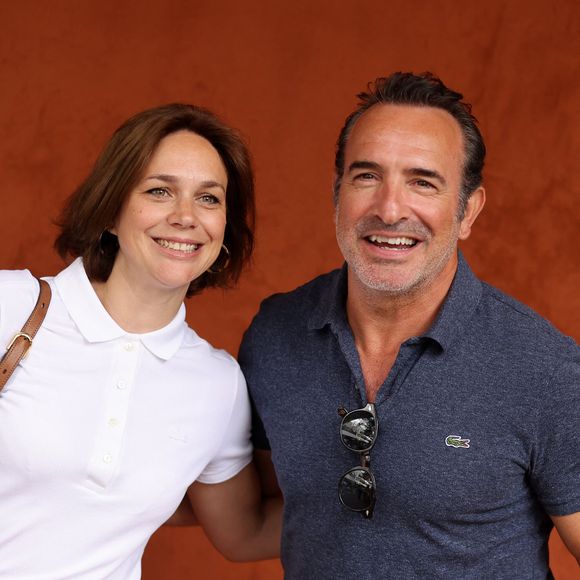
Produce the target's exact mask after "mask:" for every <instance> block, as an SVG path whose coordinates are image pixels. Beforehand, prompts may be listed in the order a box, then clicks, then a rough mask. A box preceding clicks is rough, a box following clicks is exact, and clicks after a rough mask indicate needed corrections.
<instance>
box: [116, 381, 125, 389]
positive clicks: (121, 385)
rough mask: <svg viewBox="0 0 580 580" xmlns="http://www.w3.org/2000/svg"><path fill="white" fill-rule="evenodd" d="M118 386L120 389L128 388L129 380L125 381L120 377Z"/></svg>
mask: <svg viewBox="0 0 580 580" xmlns="http://www.w3.org/2000/svg"><path fill="white" fill-rule="evenodd" d="M116 386H117V388H118V389H121V390H122V389H126V388H127V382H126V381H124V380H123V379H119V380H118V381H117V383H116Z"/></svg>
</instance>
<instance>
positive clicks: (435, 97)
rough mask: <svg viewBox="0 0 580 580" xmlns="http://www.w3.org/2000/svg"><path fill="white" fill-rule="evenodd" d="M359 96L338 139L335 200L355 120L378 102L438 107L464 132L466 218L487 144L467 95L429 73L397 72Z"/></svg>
mask: <svg viewBox="0 0 580 580" xmlns="http://www.w3.org/2000/svg"><path fill="white" fill-rule="evenodd" d="M357 97H358V99H359V103H358V107H357V109H356V110H355V111H353V112H352V113H351V114H350V115H349V116H348V117H347V118H346V121H345V123H344V127H343V128H342V130H341V131H340V135H339V136H338V141H337V142H336V157H335V162H334V168H335V181H334V200H335V203H336V200H337V198H338V190H339V188H340V184H341V181H342V177H343V175H344V151H345V148H346V143H347V141H348V138H349V136H350V133H351V131H352V129H353V127H354V125H355V123H356V122H357V120H358V119H359V117H360V116H361V115H362V114H363V113H364V112H365V111H367V110H368V109H370V108H371V107H373V106H374V105H378V104H385V105H410V106H415V107H417V106H418V107H435V108H437V109H443V110H444V111H447V112H448V113H449V114H450V115H451V116H452V117H453V118H454V119H455V120H456V121H457V122H458V123H459V126H460V128H461V132H462V134H463V140H464V143H465V159H464V164H463V178H462V184H461V191H460V199H459V214H460V217H462V216H463V213H464V211H465V207H466V205H467V200H468V199H469V197H470V195H471V194H472V193H473V192H474V191H475V190H476V189H477V188H478V187H479V186H480V185H481V182H482V171H483V164H484V161H485V143H484V142H483V137H482V135H481V132H480V131H479V128H478V127H477V120H476V118H475V117H474V116H473V115H472V114H471V105H470V104H468V103H465V102H464V101H462V100H461V99H463V95H462V94H461V93H458V92H456V91H452V90H451V89H449V88H448V87H446V86H445V85H444V84H443V82H442V81H441V80H440V79H439V78H437V77H436V76H435V75H433V74H431V73H429V72H425V73H423V74H419V75H416V74H413V73H403V72H396V73H393V74H392V75H390V76H388V77H380V78H378V79H376V80H375V81H374V82H372V83H369V84H368V88H367V92H363V93H359V94H358V95H357Z"/></svg>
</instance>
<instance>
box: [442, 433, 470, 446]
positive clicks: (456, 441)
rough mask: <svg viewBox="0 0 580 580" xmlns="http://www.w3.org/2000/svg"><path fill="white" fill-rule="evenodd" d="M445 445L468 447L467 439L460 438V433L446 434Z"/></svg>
mask: <svg viewBox="0 0 580 580" xmlns="http://www.w3.org/2000/svg"><path fill="white" fill-rule="evenodd" d="M445 445H447V447H462V448H463V449H468V448H469V439H462V438H461V435H447V437H445Z"/></svg>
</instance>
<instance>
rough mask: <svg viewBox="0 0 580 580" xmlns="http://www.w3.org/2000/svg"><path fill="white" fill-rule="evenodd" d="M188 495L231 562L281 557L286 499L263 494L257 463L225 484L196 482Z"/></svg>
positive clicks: (213, 541)
mask: <svg viewBox="0 0 580 580" xmlns="http://www.w3.org/2000/svg"><path fill="white" fill-rule="evenodd" d="M187 495H188V497H189V500H190V502H191V506H192V508H193V511H194V512H195V515H196V516H197V520H198V522H199V523H200V524H201V525H202V526H203V529H204V531H205V533H206V535H207V536H208V538H209V539H210V541H211V542H212V544H213V545H214V546H215V547H216V548H217V549H218V550H219V551H220V552H221V553H222V554H223V555H224V556H225V557H226V558H227V559H228V560H232V561H246V560H264V559H267V558H276V557H278V555H279V553H280V534H281V530H282V498H281V496H279V497H265V496H264V495H263V494H262V493H261V492H260V483H259V477H258V474H257V472H256V468H255V466H254V464H253V463H252V464H250V465H248V466H247V467H245V468H244V469H243V470H242V471H241V472H240V473H238V474H237V475H236V476H235V477H232V478H231V479H229V480H227V481H224V482H222V483H217V484H204V483H200V482H195V483H193V484H192V485H191V486H190V487H189V489H188V491H187Z"/></svg>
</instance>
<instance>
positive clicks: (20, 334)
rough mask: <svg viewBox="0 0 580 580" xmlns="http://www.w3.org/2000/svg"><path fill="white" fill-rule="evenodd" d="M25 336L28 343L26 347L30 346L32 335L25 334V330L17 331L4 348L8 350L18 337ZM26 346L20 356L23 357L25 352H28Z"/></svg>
mask: <svg viewBox="0 0 580 580" xmlns="http://www.w3.org/2000/svg"><path fill="white" fill-rule="evenodd" d="M20 337H22V338H25V339H26V340H27V341H28V342H29V343H30V345H29V346H28V348H30V346H31V345H32V337H31V336H30V335H29V334H26V332H17V333H16V334H15V335H14V336H13V337H12V340H11V341H10V343H9V344H8V346H7V347H6V350H10V349H11V348H12V345H13V344H14V343H15V342H16V341H17V340H18V339H19V338H20ZM28 348H27V349H26V350H25V351H24V354H23V355H22V358H24V357H25V356H26V355H27V354H28Z"/></svg>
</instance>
